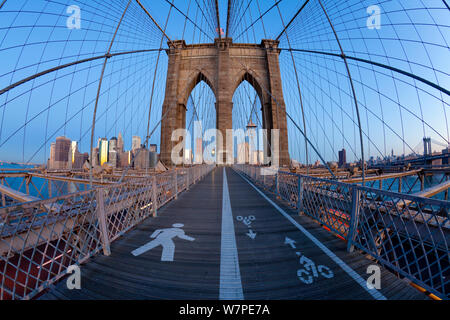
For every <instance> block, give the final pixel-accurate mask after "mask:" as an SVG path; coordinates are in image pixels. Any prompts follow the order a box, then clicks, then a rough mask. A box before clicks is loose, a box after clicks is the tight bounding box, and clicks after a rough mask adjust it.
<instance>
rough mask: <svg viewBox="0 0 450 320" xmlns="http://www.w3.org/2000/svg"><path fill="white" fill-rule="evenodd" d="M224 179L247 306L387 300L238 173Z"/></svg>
mask: <svg viewBox="0 0 450 320" xmlns="http://www.w3.org/2000/svg"><path fill="white" fill-rule="evenodd" d="M226 174H227V179H228V186H229V193H230V199H231V207H232V212H233V216H234V222H235V232H236V242H237V248H238V255H239V265H240V272H241V279H242V287H243V294H244V297H245V299H246V300H249V299H250V300H259V299H313V300H316V299H383V298H384V296H382V295H381V294H380V293H379V292H378V291H376V290H375V291H376V292H374V290H370V291H372V292H370V291H369V289H367V287H366V283H365V280H364V279H363V278H362V277H361V276H360V275H359V274H357V273H356V272H355V271H354V270H353V269H351V268H350V267H349V266H348V265H346V264H345V262H343V261H342V260H340V259H339V258H338V257H336V256H334V257H333V255H334V254H333V253H332V252H331V251H333V249H335V248H333V243H332V242H330V241H327V242H324V243H322V242H320V240H319V239H320V235H319V234H315V235H312V234H311V233H310V232H308V231H307V230H304V231H305V232H306V234H305V233H304V232H302V231H301V230H299V228H298V227H297V226H296V225H295V224H293V222H296V221H295V220H294V219H292V217H291V218H290V219H292V221H290V220H289V219H287V218H286V217H284V216H283V214H281V213H280V212H279V211H278V210H277V209H276V208H275V207H274V206H273V205H272V204H271V203H270V202H269V201H268V200H267V199H265V198H264V197H263V196H262V195H261V194H260V193H259V192H258V191H256V190H255V189H254V188H253V187H252V186H251V185H250V184H249V183H248V182H246V181H245V180H244V179H243V178H242V177H241V176H239V175H238V174H237V173H236V172H234V171H233V170H232V169H227V171H226ZM284 211H285V212H289V211H287V210H284ZM289 214H292V212H290V213H289ZM303 219H307V218H303ZM296 220H298V219H296ZM300 228H302V227H301V225H300ZM328 247H329V248H328ZM327 250H328V251H329V252H327ZM330 250H331V251H330ZM358 281H359V282H358Z"/></svg>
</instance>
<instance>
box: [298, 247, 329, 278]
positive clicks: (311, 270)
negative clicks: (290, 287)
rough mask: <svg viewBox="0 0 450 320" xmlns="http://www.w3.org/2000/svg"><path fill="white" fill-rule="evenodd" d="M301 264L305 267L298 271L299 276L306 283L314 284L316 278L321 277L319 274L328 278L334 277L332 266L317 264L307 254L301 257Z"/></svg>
mask: <svg viewBox="0 0 450 320" xmlns="http://www.w3.org/2000/svg"><path fill="white" fill-rule="evenodd" d="M299 255H300V254H299ZM300 264H301V265H302V266H303V269H299V270H298V271H297V277H298V278H299V279H300V281H302V282H303V283H305V284H312V283H313V282H314V278H319V274H320V275H321V276H322V277H324V278H326V279H331V278H333V277H334V274H333V271H331V269H330V268H328V267H327V266H323V265H319V266H316V264H315V263H314V261H312V260H311V259H309V258H307V257H306V256H301V257H300Z"/></svg>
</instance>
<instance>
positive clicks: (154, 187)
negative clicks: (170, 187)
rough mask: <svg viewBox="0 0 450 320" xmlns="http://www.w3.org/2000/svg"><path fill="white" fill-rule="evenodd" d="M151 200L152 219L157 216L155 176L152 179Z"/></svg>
mask: <svg viewBox="0 0 450 320" xmlns="http://www.w3.org/2000/svg"><path fill="white" fill-rule="evenodd" d="M152 180H153V181H152V198H153V217H157V216H158V192H157V191H158V190H157V187H158V186H157V185H156V176H153V179H152Z"/></svg>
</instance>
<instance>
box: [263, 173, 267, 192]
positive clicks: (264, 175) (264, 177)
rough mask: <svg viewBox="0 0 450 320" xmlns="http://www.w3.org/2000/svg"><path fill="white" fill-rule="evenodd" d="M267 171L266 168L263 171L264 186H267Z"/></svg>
mask: <svg viewBox="0 0 450 320" xmlns="http://www.w3.org/2000/svg"><path fill="white" fill-rule="evenodd" d="M266 173H267V172H266V171H265V170H264V172H263V186H264V188H265V187H266Z"/></svg>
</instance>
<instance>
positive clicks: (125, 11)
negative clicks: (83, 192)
mask: <svg viewBox="0 0 450 320" xmlns="http://www.w3.org/2000/svg"><path fill="white" fill-rule="evenodd" d="M131 1H132V0H129V1H128V4H127V6H126V8H125V10H124V11H123V14H122V17H121V18H120V20H119V23H118V24H117V27H116V31H115V32H114V35H113V37H112V39H111V43H110V44H109V48H108V51H107V53H106V56H105V61H104V62H103V68H102V73H101V75H100V80H99V82H98V89H97V97H96V99H95V107H94V114H93V116H92V129H91V149H90V157H89V159H90V160H89V164H90V165H89V186H90V187H91V188H92V173H93V172H92V170H93V165H92V164H93V158H92V154H93V152H92V149H93V146H94V132H95V122H96V118H97V108H98V101H99V98H100V92H101V90H102V83H103V76H104V75H105V69H106V63H107V62H108V59H109V58H110V57H111V48H112V46H113V44H114V40H115V39H116V36H117V32H118V31H119V28H120V25H121V24H122V21H123V18H124V17H125V14H126V13H127V11H128V8H129V7H130V4H131Z"/></svg>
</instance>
